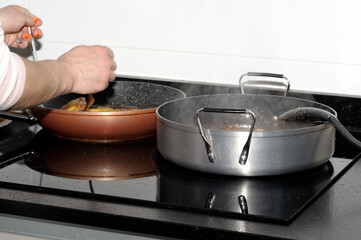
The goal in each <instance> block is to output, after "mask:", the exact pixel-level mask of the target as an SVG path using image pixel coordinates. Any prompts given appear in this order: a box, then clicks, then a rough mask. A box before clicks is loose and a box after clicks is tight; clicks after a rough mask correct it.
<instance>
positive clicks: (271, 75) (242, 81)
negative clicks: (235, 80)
mask: <svg viewBox="0 0 361 240" xmlns="http://www.w3.org/2000/svg"><path fill="white" fill-rule="evenodd" d="M246 76H247V77H269V78H280V79H283V81H282V82H281V83H279V82H275V81H273V82H272V81H260V80H253V81H251V80H248V81H246V80H245V79H246V78H245V77H246ZM245 83H248V84H249V85H258V86H259V85H274V86H284V87H286V90H285V92H284V94H283V96H286V95H287V93H288V91H289V90H290V85H291V84H290V81H289V80H288V79H287V77H285V76H284V75H283V74H277V73H262V72H248V73H245V74H243V75H242V76H241V77H240V78H239V85H240V87H241V91H242V94H244V88H243V86H244V85H245Z"/></svg>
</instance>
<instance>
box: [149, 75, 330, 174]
mask: <svg viewBox="0 0 361 240" xmlns="http://www.w3.org/2000/svg"><path fill="white" fill-rule="evenodd" d="M248 75H249V76H261V77H277V78H284V79H286V80H287V78H285V77H284V76H283V75H278V74H267V73H249V74H248ZM243 76H244V75H243ZM243 76H242V77H243ZM242 77H241V79H240V84H241V80H242ZM284 85H285V86H286V89H287V90H288V89H289V81H288V80H287V82H286V84H284ZM242 86H243V85H242V84H241V87H242ZM242 92H243V87H242ZM286 93H287V91H286ZM286 93H285V94H284V96H272V95H260V94H222V95H205V96H195V97H189V98H184V99H178V100H175V101H171V102H167V103H165V104H163V105H161V106H160V107H159V108H157V111H156V114H157V148H158V150H159V152H160V153H161V154H162V155H163V157H165V158H166V159H168V160H169V161H171V162H173V163H175V164H177V165H180V166H183V167H187V168H190V169H193V170H198V171H203V172H208V173H216V174H226V175H236V176H265V175H280V174H289V173H294V172H298V171H303V170H307V169H311V168H314V167H317V166H319V165H321V164H324V163H325V162H327V161H328V160H329V159H330V157H331V156H332V155H333V152H334V145H335V143H334V142H335V127H334V126H333V124H330V123H329V122H318V121H316V122H306V121H286V120H283V119H280V118H279V116H280V115H282V114H283V115H284V113H285V112H289V111H291V112H292V114H286V115H294V114H293V112H294V110H295V109H298V108H305V107H306V108H307V109H317V110H320V111H323V112H326V113H327V114H328V115H331V116H333V119H336V112H335V111H334V110H333V109H332V108H330V107H328V106H326V105H324V104H321V103H317V102H313V101H309V100H304V99H299V98H291V97H286ZM298 112H299V111H298ZM315 112H317V111H315ZM327 114H326V115H327Z"/></svg>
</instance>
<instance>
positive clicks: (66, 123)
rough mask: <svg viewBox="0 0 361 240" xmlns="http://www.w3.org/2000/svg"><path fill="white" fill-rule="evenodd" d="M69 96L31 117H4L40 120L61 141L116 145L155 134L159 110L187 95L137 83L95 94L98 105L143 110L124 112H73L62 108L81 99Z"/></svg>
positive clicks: (31, 112) (114, 84) (113, 86)
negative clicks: (167, 103)
mask: <svg viewBox="0 0 361 240" xmlns="http://www.w3.org/2000/svg"><path fill="white" fill-rule="evenodd" d="M80 96H81V95H77V94H67V95H63V96H60V97H57V98H55V99H53V100H51V101H49V102H46V103H44V104H43V105H42V106H38V107H35V108H33V109H28V110H27V112H28V114H29V116H26V117H24V116H19V115H14V114H13V113H9V112H1V113H0V116H1V117H4V118H10V119H14V118H15V119H17V120H24V119H25V120H27V121H29V120H30V121H36V122H37V123H39V124H40V125H41V126H42V127H43V128H45V129H47V130H49V131H50V133H51V134H52V135H55V136H57V137H60V138H65V139H71V140H79V141H95V142H114V141H125V140H132V139H139V138H144V137H149V136H152V135H155V133H156V114H155V110H156V108H157V107H158V106H159V105H161V104H163V103H165V102H168V101H171V100H174V99H178V98H184V97H186V95H185V93H184V92H182V91H180V90H178V89H175V88H172V87H168V86H164V85H159V84H152V83H148V82H137V81H115V82H112V83H110V85H109V87H108V88H107V89H105V90H104V91H102V92H100V93H97V94H94V98H95V103H94V106H95V105H101V106H110V107H113V108H127V107H135V108H138V109H140V110H129V111H122V112H82V111H79V112H72V111H66V110H61V109H60V108H61V107H62V106H63V105H65V104H66V103H68V102H69V101H70V100H73V99H75V98H78V97H80Z"/></svg>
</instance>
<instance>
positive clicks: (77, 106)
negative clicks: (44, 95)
mask: <svg viewBox="0 0 361 240" xmlns="http://www.w3.org/2000/svg"><path fill="white" fill-rule="evenodd" d="M85 107H86V99H85V97H79V98H76V99H73V100H71V101H69V102H68V103H67V104H65V105H64V106H62V107H61V110H67V111H85ZM132 110H139V108H134V107H132V108H129V107H126V108H112V107H108V106H96V107H94V108H91V109H88V110H87V112H121V111H132Z"/></svg>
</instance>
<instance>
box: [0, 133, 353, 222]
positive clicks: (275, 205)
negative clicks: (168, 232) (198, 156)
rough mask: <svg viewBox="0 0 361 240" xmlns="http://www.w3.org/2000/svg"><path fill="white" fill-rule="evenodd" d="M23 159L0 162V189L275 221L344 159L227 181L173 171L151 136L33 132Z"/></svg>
mask: <svg viewBox="0 0 361 240" xmlns="http://www.w3.org/2000/svg"><path fill="white" fill-rule="evenodd" d="M25 150H26V151H28V153H29V154H27V155H26V156H27V157H26V158H24V159H23V160H19V161H15V162H11V161H7V160H6V159H2V158H0V160H1V161H0V167H1V169H0V186H2V187H11V188H20V189H24V188H25V189H27V190H30V191H37V192H41V193H52V194H61V195H63V196H72V197H79V198H86V199H102V200H104V199H106V200H107V201H114V202H120V201H122V202H126V203H131V204H142V205H145V206H151V207H172V209H179V210H185V211H196V212H202V213H205V214H219V215H224V216H232V217H236V218H247V219H255V220H263V221H273V222H280V223H287V222H290V221H291V220H292V219H294V217H295V216H296V215H297V214H298V213H299V212H300V211H302V210H303V209H305V207H306V206H307V205H308V203H310V202H311V201H312V200H313V199H315V198H316V197H317V196H318V195H320V193H321V192H322V191H323V190H325V189H326V188H327V187H328V186H329V185H331V184H332V183H333V182H334V181H335V179H336V178H337V176H340V175H341V174H340V173H342V172H343V171H344V169H345V168H346V167H347V166H348V165H349V164H350V163H351V160H348V159H340V158H331V159H330V161H329V162H327V163H326V164H324V165H323V166H320V167H318V168H315V169H313V170H312V171H306V172H302V173H298V174H292V175H285V176H279V177H262V178H256V177H253V178H246V177H230V176H221V175H212V174H206V173H200V172H196V171H192V170H188V169H184V168H181V167H178V166H176V165H174V164H172V163H170V162H168V161H167V160H166V159H164V158H162V157H161V156H160V154H159V153H158V152H157V149H156V139H155V138H148V139H143V140H139V141H132V142H123V143H111V144H109V143H107V144H95V143H84V142H72V141H67V140H61V139H58V138H55V137H52V136H50V135H49V134H48V133H47V132H46V131H45V130H40V131H39V132H38V133H37V134H36V135H35V137H34V138H33V139H32V140H31V142H30V144H29V145H28V146H27V148H26V149H25Z"/></svg>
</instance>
